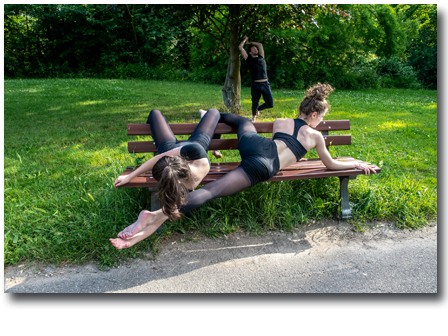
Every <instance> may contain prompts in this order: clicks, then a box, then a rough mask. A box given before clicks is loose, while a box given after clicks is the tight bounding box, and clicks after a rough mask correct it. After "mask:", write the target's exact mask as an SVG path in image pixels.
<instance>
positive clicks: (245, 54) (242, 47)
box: [238, 36, 248, 60]
mask: <svg viewBox="0 0 448 336" xmlns="http://www.w3.org/2000/svg"><path fill="white" fill-rule="evenodd" d="M247 39H248V37H247V36H244V40H243V42H241V43H240V45H239V46H238V49H239V50H240V53H241V55H243V58H244V60H247V56H248V55H247V52H246V50H244V45H245V44H246V42H247Z"/></svg>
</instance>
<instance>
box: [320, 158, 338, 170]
mask: <svg viewBox="0 0 448 336" xmlns="http://www.w3.org/2000/svg"><path fill="white" fill-rule="evenodd" d="M323 164H324V165H325V167H327V169H330V170H338V167H337V165H336V164H335V162H334V161H333V160H331V161H329V162H323Z"/></svg>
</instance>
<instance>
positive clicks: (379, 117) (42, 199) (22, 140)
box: [4, 79, 437, 266]
mask: <svg viewBox="0 0 448 336" xmlns="http://www.w3.org/2000/svg"><path fill="white" fill-rule="evenodd" d="M273 96H274V100H275V107H274V109H272V110H270V111H263V114H262V118H261V121H273V120H274V119H275V118H281V117H288V118H293V117H295V116H296V111H297V105H298V103H299V102H300V101H301V100H302V98H303V91H289V90H273ZM242 97H243V99H242V110H243V114H244V115H245V116H249V115H250V106H251V101H250V88H243V89H242ZM4 98H5V103H4V106H5V111H4V119H5V120H4V121H5V126H4V134H5V146H4V175H5V181H4V221H5V238H4V242H5V244H4V245H5V263H6V264H16V263H18V262H21V261H24V260H28V261H45V262H52V263H61V262H67V261H68V262H84V261H90V260H95V261H97V262H98V263H99V264H100V265H103V266H105V265H114V264H117V263H118V262H120V261H121V260H123V259H126V258H129V257H138V256H140V255H142V253H143V252H144V251H147V250H148V249H150V250H153V251H155V252H157V246H158V243H159V241H160V240H161V239H163V236H157V235H153V236H151V237H150V238H149V239H147V240H146V241H144V242H141V243H139V244H137V245H135V246H133V247H132V248H130V249H127V250H120V251H118V250H115V249H114V248H113V247H112V245H111V244H110V242H109V240H108V239H109V238H113V237H115V236H116V234H117V232H119V231H121V230H122V228H124V227H125V226H127V225H129V224H130V223H133V222H134V221H135V219H136V218H137V215H138V213H139V211H140V210H142V209H148V208H149V204H148V196H149V192H148V191H147V190H145V189H118V190H117V189H115V188H113V185H112V184H113V181H114V180H115V178H116V177H117V176H118V175H119V174H121V172H122V171H123V169H124V167H126V166H128V165H132V164H136V163H139V162H141V161H142V160H143V159H144V158H146V159H148V158H149V157H150V156H151V155H149V154H148V155H147V156H145V155H144V154H138V155H130V154H128V153H127V141H129V140H132V139H141V140H143V139H145V137H133V138H131V137H128V136H127V135H126V124H127V123H144V122H145V121H146V117H147V115H148V113H149V111H150V110H151V109H154V108H157V109H159V110H161V111H162V112H163V113H164V114H165V116H166V117H167V119H168V121H169V122H179V123H180V122H198V121H199V119H198V117H199V114H198V110H199V109H200V108H203V109H209V108H218V109H219V110H221V111H224V110H225V109H224V105H223V103H222V94H221V86H218V85H204V84H195V83H185V82H163V81H143V80H92V79H73V80H60V79H51V80H6V81H5V85H4ZM329 101H330V103H331V105H332V109H331V111H330V113H329V114H328V115H327V119H328V120H332V119H333V120H334V119H349V120H350V122H351V128H352V129H351V130H350V131H346V132H339V133H351V134H352V145H351V146H338V147H333V148H331V153H332V155H338V156H342V155H348V156H353V157H355V158H359V159H363V160H367V161H370V162H373V163H375V164H377V165H379V166H381V167H382V172H381V174H378V175H375V176H360V177H358V178H357V179H356V180H352V181H350V183H349V192H350V201H351V202H352V207H353V220H352V221H353V225H354V228H355V229H360V230H362V229H363V228H364V223H365V222H366V221H370V220H379V219H381V220H383V219H384V220H391V221H394V222H395V223H396V224H397V225H398V226H400V227H403V228H419V227H421V226H424V225H425V224H427V221H428V220H435V219H436V217H437V104H436V102H437V92H435V91H425V90H393V89H381V90H365V91H335V92H334V93H332V94H331V96H330V98H329ZM179 138H186V137H179ZM224 154H225V157H224V159H221V161H222V160H225V161H235V160H239V155H238V153H237V152H234V151H233V152H232V151H224ZM209 155H210V159H211V161H212V162H217V160H216V159H215V158H214V157H212V156H211V154H209ZM307 157H316V153H315V151H311V152H310V153H308V154H307ZM338 207H339V182H338V179H337V178H331V179H329V178H327V179H315V180H308V181H302V180H298V181H288V182H286V181H285V182H278V183H261V184H259V185H256V186H255V187H253V188H251V189H249V190H245V191H243V192H241V193H239V194H237V195H235V196H232V197H228V198H225V199H218V200H214V201H212V202H210V203H208V204H205V205H203V206H202V207H200V208H198V209H196V210H195V211H193V212H191V213H189V214H187V215H186V216H184V218H183V219H182V220H180V221H177V222H175V223H170V222H167V223H165V224H164V230H165V231H164V236H166V235H170V234H172V233H185V234H187V237H189V236H191V237H195V235H196V233H198V232H202V233H204V234H206V235H207V236H209V237H220V236H221V235H222V234H226V233H230V232H234V231H237V230H245V231H250V232H254V233H261V232H264V231H266V230H272V229H281V230H294V229H295V228H297V227H298V226H300V225H302V224H306V223H309V222H310V221H311V220H316V219H320V218H328V217H337V215H338V213H339V209H338Z"/></svg>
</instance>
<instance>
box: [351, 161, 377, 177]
mask: <svg viewBox="0 0 448 336" xmlns="http://www.w3.org/2000/svg"><path fill="white" fill-rule="evenodd" d="M355 168H358V169H361V170H364V173H366V175H370V172H372V173H374V174H375V173H376V171H375V169H373V168H372V167H370V166H369V165H367V164H365V163H357V164H356V165H355Z"/></svg>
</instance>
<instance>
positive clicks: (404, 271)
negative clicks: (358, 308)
mask: <svg viewBox="0 0 448 336" xmlns="http://www.w3.org/2000/svg"><path fill="white" fill-rule="evenodd" d="M376 224H377V228H375V229H372V230H369V231H367V232H365V233H359V232H353V231H352V230H351V227H350V226H349V225H347V224H346V223H344V222H342V223H338V222H334V221H326V222H324V223H321V224H320V225H314V226H310V227H307V228H303V229H301V230H299V231H297V232H295V233H294V234H291V233H281V232H272V233H269V234H267V235H264V236H258V237H257V236H251V235H247V234H234V235H231V236H229V237H227V238H226V239H220V240H212V239H207V238H201V239H200V241H199V242H197V243H194V242H192V241H187V242H184V243H181V242H180V239H181V238H182V236H175V237H171V238H170V239H169V240H166V241H165V242H163V243H162V247H161V252H160V254H159V256H158V258H157V260H156V261H154V260H152V258H151V259H149V258H148V259H146V258H144V259H137V260H133V261H131V262H130V263H128V264H127V265H123V266H121V267H119V268H114V269H111V270H110V271H107V272H106V271H100V270H98V268H97V267H96V266H95V265H94V264H89V265H85V266H78V267H68V266H66V267H54V266H40V267H39V268H38V270H37V269H32V268H28V269H25V270H23V269H24V268H25V267H26V266H22V267H8V268H6V269H5V292H7V293H106V292H109V293H437V225H436V224H433V225H432V226H428V227H426V228H424V229H422V230H414V231H409V230H406V231H402V230H399V229H394V228H392V226H391V225H390V224H388V223H376ZM148 257H151V256H148Z"/></svg>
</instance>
